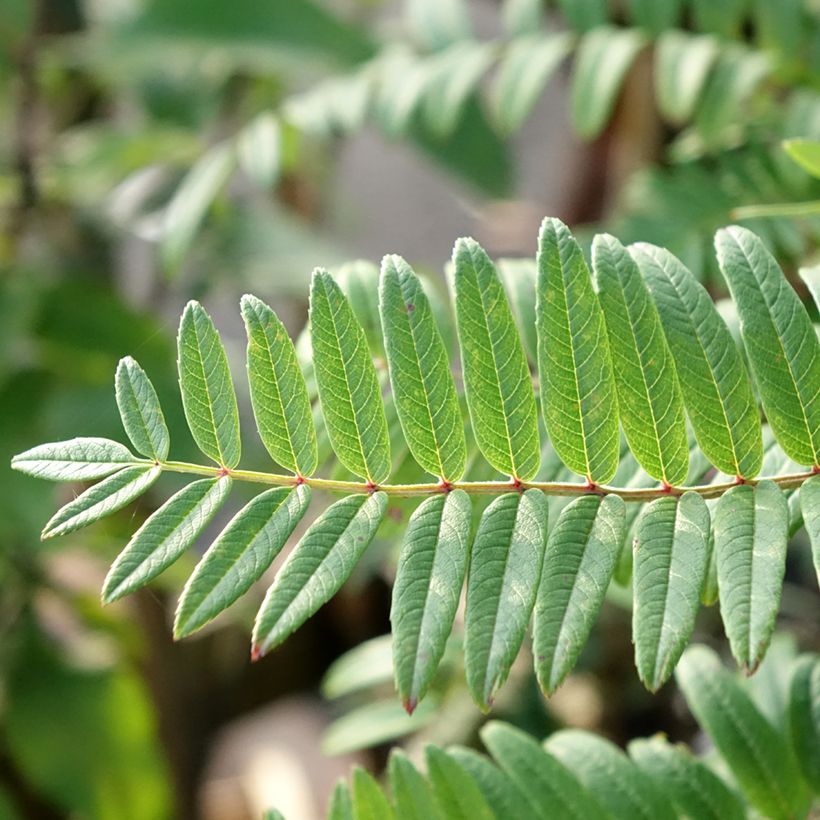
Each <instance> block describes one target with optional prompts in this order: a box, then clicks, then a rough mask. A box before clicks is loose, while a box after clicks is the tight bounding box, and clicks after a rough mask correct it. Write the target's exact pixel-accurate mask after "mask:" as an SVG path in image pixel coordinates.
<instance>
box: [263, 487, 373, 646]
mask: <svg viewBox="0 0 820 820" xmlns="http://www.w3.org/2000/svg"><path fill="white" fill-rule="evenodd" d="M386 509H387V495H386V494H385V493H383V492H377V493H372V494H370V495H350V496H347V498H343V499H342V500H341V501H337V502H336V503H335V504H334V505H333V506H332V507H329V508H328V509H327V510H325V512H324V513H322V515H321V516H320V517H319V518H317V519H316V521H314V522H313V524H312V525H311V526H310V529H309V530H308V531H307V532H306V533H305V534H304V536H302V539H301V540H300V541H299V543H298V544H297V545H296V548H295V549H294V550H293V552H292V553H291V554H290V555H289V556H288V559H287V561H286V562H285V563H284V564H283V566H282V568H281V569H280V570H279V572H278V573H277V575H276V578H275V579H274V582H273V585H272V586H271V587H270V589H269V590H268V592H267V595H266V596H265V600H264V601H263V602H262V606H261V608H260V610H259V613H258V614H257V616H256V623H255V624H254V627H253V645H254V656H256V657H259V656H261V655H264V654H265V653H266V652H268V651H269V650H270V649H272V648H273V647H274V646H276V645H277V644H280V643H281V642H282V641H283V640H284V639H285V638H287V637H288V635H290V634H291V633H292V632H294V631H295V630H296V629H297V628H298V627H300V626H301V625H302V624H303V623H304V622H305V621H306V620H307V619H308V618H309V617H310V616H311V615H313V614H314V613H315V612H316V610H318V609H319V607H321V606H322V605H323V604H325V603H327V602H328V601H329V600H330V599H331V598H332V597H333V596H334V595H335V594H336V592H338V590H339V588H340V587H341V586H342V584H343V583H344V582H345V581H346V580H347V579H348V577H349V576H350V573H351V572H352V571H353V568H354V567H355V566H356V563H357V562H358V560H359V558H361V556H362V554H363V553H364V551H365V549H366V548H367V546H368V544H369V543H370V542H371V541H372V540H373V536H375V534H376V530H377V529H378V528H379V524H380V523H381V521H382V518H384V514H385V511H386Z"/></svg>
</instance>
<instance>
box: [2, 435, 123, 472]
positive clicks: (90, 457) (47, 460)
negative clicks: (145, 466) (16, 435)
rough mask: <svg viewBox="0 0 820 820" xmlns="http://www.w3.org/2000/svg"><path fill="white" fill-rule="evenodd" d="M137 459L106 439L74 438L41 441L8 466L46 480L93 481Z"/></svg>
mask: <svg viewBox="0 0 820 820" xmlns="http://www.w3.org/2000/svg"><path fill="white" fill-rule="evenodd" d="M135 463H136V464H139V460H138V459H137V458H136V457H135V456H133V455H132V454H131V453H130V452H129V450H128V448H127V447H123V445H122V444H120V443H119V442H116V441H111V440H110V439H107V438H73V439H70V440H69V441H55V442H53V443H51V444H41V445H39V446H38V447H32V448H31V449H30V450H26V451H25V452H24V453H20V454H18V455H16V456H14V458H12V460H11V466H12V467H13V468H14V469H15V470H19V471H20V472H21V473H25V474H26V475H30V476H34V477H35V478H45V479H48V480H49V481H93V480H95V479H97V478H105V477H106V476H108V475H111V473H115V472H117V470H121V469H122V468H123V467H128V466H131V465H134V464H135Z"/></svg>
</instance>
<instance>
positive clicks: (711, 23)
mask: <svg viewBox="0 0 820 820" xmlns="http://www.w3.org/2000/svg"><path fill="white" fill-rule="evenodd" d="M691 5H692V16H693V18H694V22H695V26H696V28H698V29H699V30H701V31H710V32H714V33H715V34H720V35H721V36H723V37H725V38H729V39H731V38H734V37H737V36H738V34H739V33H740V28H741V26H742V25H743V22H744V19H745V16H746V12H747V10H748V6H749V0H722V2H720V3H715V0H691Z"/></svg>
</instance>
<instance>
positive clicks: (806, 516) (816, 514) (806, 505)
mask: <svg viewBox="0 0 820 820" xmlns="http://www.w3.org/2000/svg"><path fill="white" fill-rule="evenodd" d="M800 509H801V511H802V513H803V523H804V525H805V527H806V532H807V533H808V535H809V542H810V543H811V555H812V559H813V561H814V571H815V573H816V574H817V582H818V583H820V476H812V477H811V478H810V479H809V480H808V481H805V482H804V483H803V485H802V486H801V487H800Z"/></svg>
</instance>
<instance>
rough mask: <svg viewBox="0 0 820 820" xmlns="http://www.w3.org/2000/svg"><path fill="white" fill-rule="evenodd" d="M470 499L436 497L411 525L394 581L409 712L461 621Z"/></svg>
mask: <svg viewBox="0 0 820 820" xmlns="http://www.w3.org/2000/svg"><path fill="white" fill-rule="evenodd" d="M470 516H471V504H470V497H469V496H468V495H467V493H465V492H464V491H463V490H453V491H452V492H450V493H447V494H446V495H438V496H433V497H432V498H428V499H427V500H426V501H424V502H422V504H421V505H420V506H419V507H418V508H417V509H416V511H415V512H414V513H413V515H412V516H411V517H410V521H409V522H408V524H407V530H406V531H405V535H404V542H403V544H402V549H401V554H400V555H399V562H398V567H397V569H396V580H395V582H394V584H393V603H392V606H391V609H390V623H391V625H392V631H393V666H394V669H395V674H396V688H397V689H398V692H399V696H400V697H401V699H402V701H403V703H404V704H405V707H406V708H407V709H408V711H411V712H412V710H413V709H415V706H416V704H417V703H418V702H419V701H420V700H421V699H422V698H423V697H424V695H425V693H426V692H427V687H428V686H429V685H430V681H431V680H432V679H433V675H435V672H436V669H437V668H438V665H439V663H440V661H441V658H442V656H443V655H444V648H445V646H446V643H447V639H448V637H449V636H450V631H451V629H452V626H453V620H454V619H455V615H456V610H457V609H458V602H459V599H460V597H461V588H462V586H463V585H464V575H465V573H466V571H467V559H468V556H469V547H470V542H469V536H470Z"/></svg>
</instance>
